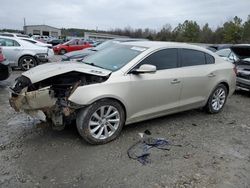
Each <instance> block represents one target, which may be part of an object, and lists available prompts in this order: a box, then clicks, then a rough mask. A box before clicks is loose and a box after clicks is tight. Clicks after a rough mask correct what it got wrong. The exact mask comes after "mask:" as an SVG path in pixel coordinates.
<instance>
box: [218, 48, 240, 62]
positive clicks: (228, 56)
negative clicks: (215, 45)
mask: <svg viewBox="0 0 250 188" xmlns="http://www.w3.org/2000/svg"><path fill="white" fill-rule="evenodd" d="M215 53H216V54H217V55H219V56H220V57H222V58H223V59H224V60H226V61H231V62H234V61H236V60H237V56H236V55H235V54H234V52H233V51H232V50H231V48H230V47H228V48H224V49H221V50H218V51H216V52H215Z"/></svg>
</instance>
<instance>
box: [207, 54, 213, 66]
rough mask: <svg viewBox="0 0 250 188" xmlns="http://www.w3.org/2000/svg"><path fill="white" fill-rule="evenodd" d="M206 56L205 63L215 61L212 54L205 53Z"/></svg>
mask: <svg viewBox="0 0 250 188" xmlns="http://www.w3.org/2000/svg"><path fill="white" fill-rule="evenodd" d="M205 56H206V63H207V64H214V63H215V59H214V57H213V56H211V55H209V54H205Z"/></svg>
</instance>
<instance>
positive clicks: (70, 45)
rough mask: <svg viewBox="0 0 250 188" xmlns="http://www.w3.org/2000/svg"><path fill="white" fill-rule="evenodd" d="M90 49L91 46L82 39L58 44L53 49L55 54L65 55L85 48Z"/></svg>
mask: <svg viewBox="0 0 250 188" xmlns="http://www.w3.org/2000/svg"><path fill="white" fill-rule="evenodd" d="M89 47H92V46H91V44H89V43H88V42H86V41H85V40H84V39H72V40H70V41H68V42H65V43H63V44H58V45H56V46H54V47H53V50H54V53H55V54H61V55H63V54H66V53H67V52H72V51H77V50H82V49H85V48H89Z"/></svg>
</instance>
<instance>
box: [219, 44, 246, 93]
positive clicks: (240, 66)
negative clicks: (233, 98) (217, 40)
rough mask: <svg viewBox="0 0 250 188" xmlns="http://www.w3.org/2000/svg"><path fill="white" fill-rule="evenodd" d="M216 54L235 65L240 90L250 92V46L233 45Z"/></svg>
mask: <svg viewBox="0 0 250 188" xmlns="http://www.w3.org/2000/svg"><path fill="white" fill-rule="evenodd" d="M216 53H217V54H218V55H219V56H221V57H222V58H223V59H224V60H227V61H229V62H231V63H233V64H235V67H236V69H237V87H238V89H245V90H250V45H248V44H237V45H232V46H231V47H229V48H225V49H222V50H218V51H217V52H216Z"/></svg>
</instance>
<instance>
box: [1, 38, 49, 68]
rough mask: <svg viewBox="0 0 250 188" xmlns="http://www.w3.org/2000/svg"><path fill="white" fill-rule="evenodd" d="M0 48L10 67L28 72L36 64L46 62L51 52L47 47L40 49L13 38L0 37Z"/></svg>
mask: <svg viewBox="0 0 250 188" xmlns="http://www.w3.org/2000/svg"><path fill="white" fill-rule="evenodd" d="M0 47H2V50H3V53H4V55H5V57H6V59H7V60H8V61H9V62H10V66H11V67H20V68H21V69H22V70H29V69H30V68H32V67H35V66H36V65H37V64H40V63H44V62H48V59H49V56H52V55H53V54H52V53H53V52H52V53H51V50H50V49H49V48H47V47H40V46H37V45H34V44H32V43H30V42H27V41H24V40H21V39H18V38H14V37H3V36H0Z"/></svg>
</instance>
